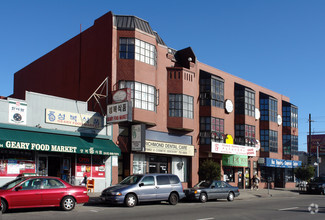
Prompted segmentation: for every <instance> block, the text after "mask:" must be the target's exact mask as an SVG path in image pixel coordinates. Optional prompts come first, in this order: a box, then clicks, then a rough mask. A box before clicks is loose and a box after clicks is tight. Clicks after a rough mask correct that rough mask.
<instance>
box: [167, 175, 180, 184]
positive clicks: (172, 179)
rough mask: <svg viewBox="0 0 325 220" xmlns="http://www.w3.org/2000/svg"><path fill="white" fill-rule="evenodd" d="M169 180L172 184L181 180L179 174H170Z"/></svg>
mask: <svg viewBox="0 0 325 220" xmlns="http://www.w3.org/2000/svg"><path fill="white" fill-rule="evenodd" d="M169 180H170V183H171V184H177V183H179V182H180V181H179V179H178V177H177V176H169Z"/></svg>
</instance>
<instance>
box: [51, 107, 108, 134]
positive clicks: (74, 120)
mask: <svg viewBox="0 0 325 220" xmlns="http://www.w3.org/2000/svg"><path fill="white" fill-rule="evenodd" d="M103 121H104V120H103V117H100V116H95V115H90V114H79V113H73V112H65V111H60V110H54V109H46V110H45V122H46V123H50V124H60V125H68V126H74V127H87V128H95V129H102V128H103V124H104V123H103Z"/></svg>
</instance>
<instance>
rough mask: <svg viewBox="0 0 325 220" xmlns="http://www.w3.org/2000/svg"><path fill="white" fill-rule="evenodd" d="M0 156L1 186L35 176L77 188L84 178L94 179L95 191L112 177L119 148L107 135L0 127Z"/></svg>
mask: <svg viewBox="0 0 325 220" xmlns="http://www.w3.org/2000/svg"><path fill="white" fill-rule="evenodd" d="M0 155H1V156H0V184H3V183H4V182H7V181H9V180H10V179H12V178H15V177H16V176H17V175H19V174H23V173H36V174H38V175H45V176H58V177H60V178H62V179H64V180H66V181H67V182H70V183H71V184H75V185H78V184H79V182H80V181H81V180H82V179H83V177H84V176H85V175H87V177H88V178H93V179H97V183H96V184H97V191H98V190H101V189H103V188H104V187H105V182H107V178H111V174H110V173H109V171H111V166H112V163H113V160H112V157H113V156H119V155H120V149H119V148H118V147H117V146H116V145H115V144H114V143H113V142H112V141H111V140H110V139H108V138H107V137H106V136H101V135H96V136H95V135H90V134H88V135H86V134H85V135H83V136H81V135H80V134H79V133H76V132H67V131H57V130H51V129H43V128H33V127H26V126H17V125H9V124H0ZM116 158H117V157H116ZM116 163H117V162H116Z"/></svg>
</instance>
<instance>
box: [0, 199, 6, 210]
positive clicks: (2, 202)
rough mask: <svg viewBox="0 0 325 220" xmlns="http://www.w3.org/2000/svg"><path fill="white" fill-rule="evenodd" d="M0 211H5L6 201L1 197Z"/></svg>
mask: <svg viewBox="0 0 325 220" xmlns="http://www.w3.org/2000/svg"><path fill="white" fill-rule="evenodd" d="M0 211H1V212H2V213H5V212H6V211H7V203H6V202H5V200H3V199H1V210H0Z"/></svg>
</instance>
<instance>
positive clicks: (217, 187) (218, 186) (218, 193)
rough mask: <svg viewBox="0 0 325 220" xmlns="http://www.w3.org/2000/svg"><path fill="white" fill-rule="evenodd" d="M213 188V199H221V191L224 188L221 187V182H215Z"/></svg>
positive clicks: (222, 196)
mask: <svg viewBox="0 0 325 220" xmlns="http://www.w3.org/2000/svg"><path fill="white" fill-rule="evenodd" d="M214 184H215V188H214V192H215V199H223V198H224V195H223V190H224V188H223V187H222V184H221V181H215V182H214Z"/></svg>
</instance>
